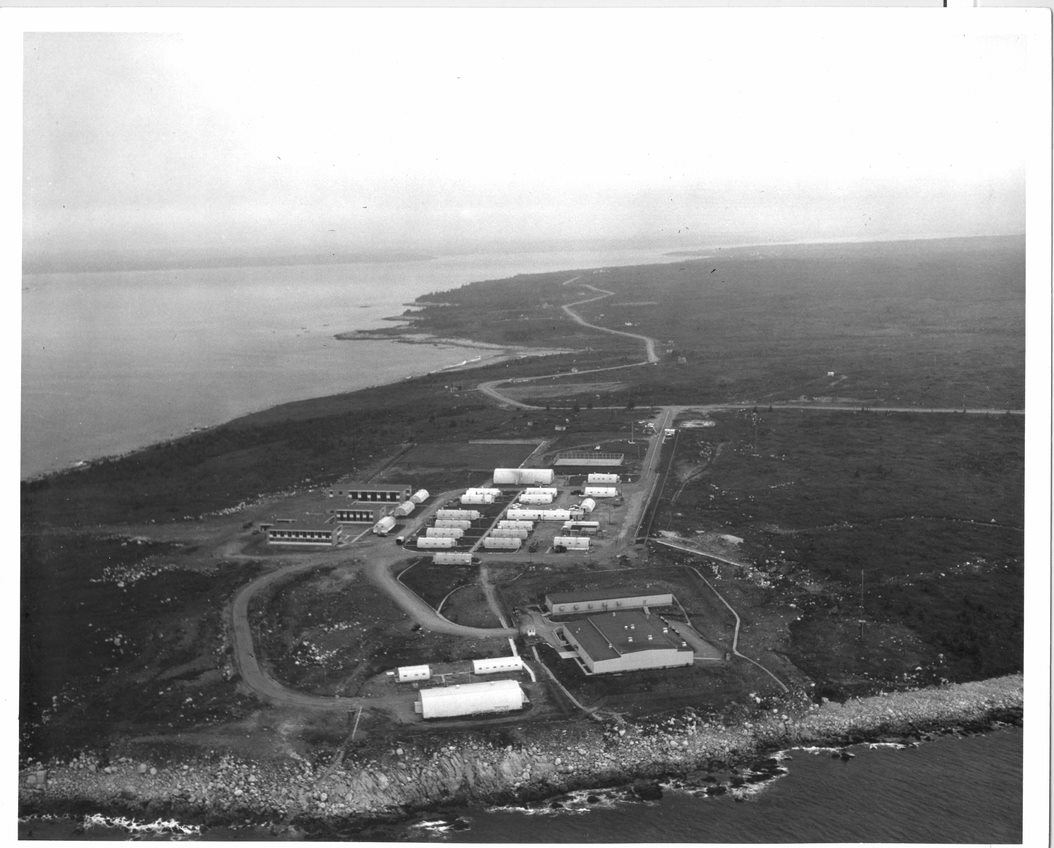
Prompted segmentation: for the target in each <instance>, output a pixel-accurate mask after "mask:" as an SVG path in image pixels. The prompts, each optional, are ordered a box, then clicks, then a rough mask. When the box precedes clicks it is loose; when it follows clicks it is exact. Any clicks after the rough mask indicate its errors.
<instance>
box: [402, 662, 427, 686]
mask: <svg viewBox="0 0 1054 848" xmlns="http://www.w3.org/2000/svg"><path fill="white" fill-rule="evenodd" d="M395 671H396V678H397V679H398V681H399V682H400V683H408V682H410V681H413V680H428V679H429V678H431V676H432V669H430V668H429V667H428V666H426V665H404V666H400V667H399V668H397V669H396V670H395Z"/></svg>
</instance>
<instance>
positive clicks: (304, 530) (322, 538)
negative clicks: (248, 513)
mask: <svg viewBox="0 0 1054 848" xmlns="http://www.w3.org/2000/svg"><path fill="white" fill-rule="evenodd" d="M260 529H261V530H262V531H263V532H264V533H265V534H266V535H267V544H268V545H289V546H294V547H314V548H323V547H333V546H334V545H336V544H337V542H339V541H340V540H341V538H342V537H343V535H344V528H343V527H342V526H341V525H340V524H338V523H337V522H336V521H334V520H333V516H329V517H326V516H321V515H314V514H305V515H298V516H295V517H285V516H283V517H280V518H273V519H271V520H270V521H264V522H261V523H260Z"/></svg>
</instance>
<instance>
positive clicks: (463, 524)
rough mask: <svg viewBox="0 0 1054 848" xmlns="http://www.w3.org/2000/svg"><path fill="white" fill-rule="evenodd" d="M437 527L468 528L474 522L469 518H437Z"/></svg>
mask: <svg viewBox="0 0 1054 848" xmlns="http://www.w3.org/2000/svg"><path fill="white" fill-rule="evenodd" d="M435 526H436V527H456V528H457V529H458V530H468V528H469V527H471V526H472V522H471V521H469V520H468V519H467V518H464V519H457V518H437V519H436V521H435Z"/></svg>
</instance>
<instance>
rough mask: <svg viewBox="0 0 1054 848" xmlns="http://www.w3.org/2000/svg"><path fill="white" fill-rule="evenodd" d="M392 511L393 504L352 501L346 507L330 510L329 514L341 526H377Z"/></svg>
mask: <svg viewBox="0 0 1054 848" xmlns="http://www.w3.org/2000/svg"><path fill="white" fill-rule="evenodd" d="M391 511H392V505H391V503H385V502H376V503H363V502H362V501H352V502H351V503H350V504H347V505H346V506H340V507H337V508H336V509H331V510H329V514H330V515H332V516H334V517H335V518H336V519H337V521H338V522H340V523H341V524H376V523H377V522H378V521H380V520H381V519H382V518H384V516H386V515H388V513H390V512H391Z"/></svg>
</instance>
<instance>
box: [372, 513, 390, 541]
mask: <svg viewBox="0 0 1054 848" xmlns="http://www.w3.org/2000/svg"><path fill="white" fill-rule="evenodd" d="M393 527H395V519H394V518H392V517H391V516H390V515H386V516H384V518H382V519H381V520H380V521H378V522H377V523H376V524H374V525H373V532H374V533H376V534H377V535H378V536H387V535H388V533H389V532H390V531H391V530H392V528H393Z"/></svg>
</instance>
